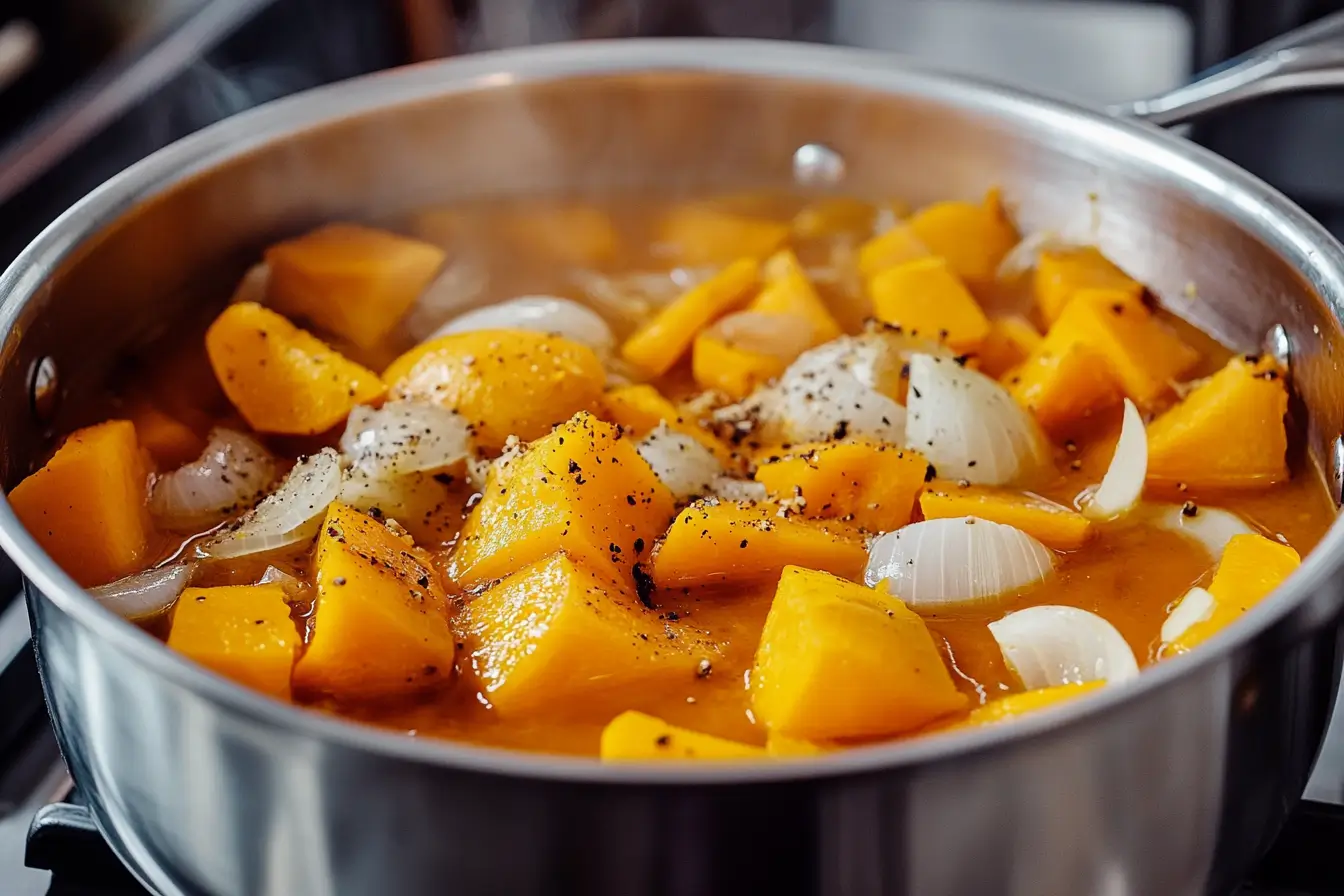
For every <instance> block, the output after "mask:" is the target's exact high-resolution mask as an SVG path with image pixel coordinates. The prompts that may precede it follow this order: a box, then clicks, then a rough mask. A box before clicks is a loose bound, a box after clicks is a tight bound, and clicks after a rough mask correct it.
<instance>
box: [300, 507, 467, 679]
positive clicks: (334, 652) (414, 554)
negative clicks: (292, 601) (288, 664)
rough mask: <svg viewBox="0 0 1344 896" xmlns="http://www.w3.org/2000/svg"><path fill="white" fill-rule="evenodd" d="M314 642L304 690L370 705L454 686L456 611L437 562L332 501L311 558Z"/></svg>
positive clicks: (303, 666) (306, 660)
mask: <svg viewBox="0 0 1344 896" xmlns="http://www.w3.org/2000/svg"><path fill="white" fill-rule="evenodd" d="M314 568H315V569H316V575H315V584H316V586H317V600H316V602H315V603H314V605H313V618H312V636H311V638H310V640H309V642H308V649H307V650H306V651H305V652H304V654H303V656H301V657H300V658H299V661H298V663H297V665H295V667H294V685H295V687H296V688H298V689H303V690H306V691H310V692H315V693H319V694H324V695H326V696H329V697H333V698H335V699H337V700H368V699H375V698H380V697H390V696H395V695H400V694H411V693H416V692H419V691H424V690H427V689H430V688H436V687H441V686H443V685H446V684H448V683H450V682H451V681H452V680H453V661H454V657H455V654H456V649H457V648H456V644H457V642H456V640H455V639H454V635H453V629H452V626H451V624H450V622H449V616H450V614H451V612H452V608H451V605H450V604H449V601H448V597H447V595H445V593H444V590H443V585H442V584H441V583H440V582H439V577H438V573H437V572H435V570H434V566H433V561H432V560H431V559H430V556H429V554H428V553H426V552H425V551H422V550H420V549H419V548H416V547H415V546H414V545H413V544H411V540H410V538H409V537H403V536H398V535H396V534H394V533H393V532H392V531H391V530H390V529H388V528H387V526H385V525H383V524H382V523H381V522H379V521H377V520H375V519H373V518H372V517H368V516H365V515H364V514H362V513H360V512H359V511H358V510H355V509H353V508H351V507H348V506H346V505H345V504H340V503H336V504H332V505H331V507H330V508H328V510H327V518H326V520H325V521H324V522H323V524H322V532H321V534H320V535H319V536H318V540H317V553H316V555H315V557H314Z"/></svg>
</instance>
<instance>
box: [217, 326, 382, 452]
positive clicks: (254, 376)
mask: <svg viewBox="0 0 1344 896" xmlns="http://www.w3.org/2000/svg"><path fill="white" fill-rule="evenodd" d="M205 350H206V353H207V354H209V356H210V365H211V366H212V367H213V368H214V370H215V376H216V377H217V378H218V380H219V385H220V386H221V387H222V388H223V389H224V394H225V395H227V396H228V397H229V401H231V402H233V406H234V407H235V408H237V409H238V413H240V414H242V415H243V419H244V420H246V421H247V423H248V425H249V426H251V427H252V428H253V429H255V430H257V431H258V432H265V433H278V434H281V435H313V434H315V433H319V432H325V431H326V430H328V429H331V428H332V427H333V426H336V425H337V424H339V423H341V422H343V421H344V420H345V418H346V416H347V415H348V414H349V413H350V409H351V408H353V407H354V406H355V405H357V404H368V403H369V402H371V401H377V400H378V399H379V398H381V397H382V395H383V392H384V389H383V383H382V381H381V380H380V379H378V375H377V374H375V373H374V372H373V371H371V370H366V369H364V368H363V367H361V366H359V365H358V364H356V363H355V362H353V361H350V360H348V359H347V358H344V357H342V356H341V355H340V354H338V353H337V352H335V351H334V350H332V349H331V348H330V347H328V346H327V345H325V344H324V343H323V342H322V341H321V340H319V339H317V338H316V337H314V336H313V335H311V334H309V333H306V332H304V331H303V330H300V329H299V328H298V327H295V326H294V325H293V324H291V323H290V322H289V321H287V320H285V319H284V318H283V317H281V316H280V315H278V314H276V313H275V312H274V311H271V310H270V309H269V308H263V307H261V306H260V305H257V304H255V303H253V302H239V303H238V304H236V305H230V306H229V307H228V308H225V309H224V311H222V312H221V313H220V315H219V317H217V318H215V322H214V323H212V324H211V325H210V329H209V330H207V331H206V333H205Z"/></svg>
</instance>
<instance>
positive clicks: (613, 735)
mask: <svg viewBox="0 0 1344 896" xmlns="http://www.w3.org/2000/svg"><path fill="white" fill-rule="evenodd" d="M599 752H600V755H601V757H602V760H603V761H604V762H621V761H625V762H629V761H639V762H642V761H649V760H659V759H764V758H765V757H766V755H767V754H766V752H765V750H763V749H761V748H760V747H753V746H751V745H750V744H744V743H739V742H738V741H735V740H726V739H725V738H722V737H714V736H713V735H710V734H701V733H700V732H698V731H691V730H690V729H689V728H678V727H677V726H676V725H669V724H668V723H667V722H664V721H663V720H662V719H659V718H656V717H654V716H650V715H645V714H644V713H642V712H623V713H621V714H620V715H619V716H617V717H616V718H614V719H612V720H611V721H610V722H609V723H607V727H605V728H603V729H602V742H601V747H600V750H599Z"/></svg>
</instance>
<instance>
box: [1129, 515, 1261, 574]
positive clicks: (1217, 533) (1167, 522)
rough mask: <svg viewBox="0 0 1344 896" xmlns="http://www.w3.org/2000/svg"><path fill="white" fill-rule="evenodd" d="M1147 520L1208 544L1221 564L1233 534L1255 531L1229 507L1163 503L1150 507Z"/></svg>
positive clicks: (1210, 552)
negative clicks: (1224, 508) (1226, 508)
mask: <svg viewBox="0 0 1344 896" xmlns="http://www.w3.org/2000/svg"><path fill="white" fill-rule="evenodd" d="M1146 519H1147V521H1148V522H1149V523H1151V524H1152V525H1154V526H1157V527H1158V528H1160V529H1166V530H1168V531H1171V532H1179V533H1180V534H1181V535H1184V536H1186V537H1187V538H1192V539H1194V540H1195V541H1197V542H1199V543H1200V544H1201V545H1203V546H1204V548H1205V550H1207V551H1208V552H1209V556H1210V557H1212V558H1213V561H1214V562H1215V563H1217V562H1218V561H1219V560H1221V559H1222V558H1223V550H1224V549H1226V548H1227V543H1228V542H1229V541H1231V540H1232V536H1233V535H1247V534H1254V533H1255V529H1253V528H1251V527H1250V526H1249V525H1248V524H1247V523H1246V521H1245V520H1243V519H1242V518H1241V517H1239V516H1237V515H1236V514H1235V513H1232V512H1231V511H1229V510H1222V509H1220V508H1217V507H1205V506H1203V505H1199V506H1196V505H1194V504H1188V505H1186V506H1184V507H1182V506H1181V505H1179V504H1160V505H1157V506H1156V507H1153V508H1150V509H1149V510H1148V515H1147V516H1146Z"/></svg>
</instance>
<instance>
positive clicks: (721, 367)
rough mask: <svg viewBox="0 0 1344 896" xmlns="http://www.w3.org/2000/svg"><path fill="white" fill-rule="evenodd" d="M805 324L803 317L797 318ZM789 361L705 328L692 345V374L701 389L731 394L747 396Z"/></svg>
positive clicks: (779, 371)
mask: <svg viewBox="0 0 1344 896" xmlns="http://www.w3.org/2000/svg"><path fill="white" fill-rule="evenodd" d="M798 322H799V323H800V324H804V323H805V321H803V319H802V318H798ZM788 366H789V361H787V360H785V359H784V358H781V357H779V356H778V355H772V354H766V353H764V352H757V351H752V350H751V349H749V348H744V347H742V346H741V345H737V344H735V343H732V342H729V341H728V340H727V339H723V338H721V337H719V336H718V335H716V334H714V333H711V332H710V331H708V330H703V331H701V332H700V334H699V335H698V336H696V337H695V343H694V344H693V345H692V347H691V375H692V376H693V377H694V378H695V384H696V385H697V386H699V387H700V388H701V389H716V390H718V391H719V392H723V393H724V394H726V395H728V396H730V397H732V398H734V399H742V398H746V397H747V396H748V395H750V394H751V393H752V392H754V391H756V389H757V388H758V387H759V386H763V385H765V384H766V383H768V382H769V381H770V380H772V379H774V378H775V377H777V376H779V375H780V374H781V373H783V372H784V371H785V369H786V368H787V367H788Z"/></svg>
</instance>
